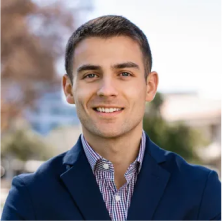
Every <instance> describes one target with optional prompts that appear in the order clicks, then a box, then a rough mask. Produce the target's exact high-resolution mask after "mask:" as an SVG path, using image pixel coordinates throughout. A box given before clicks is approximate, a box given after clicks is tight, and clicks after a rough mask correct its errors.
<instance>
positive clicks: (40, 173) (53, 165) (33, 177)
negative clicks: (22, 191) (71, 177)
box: [17, 151, 68, 186]
mask: <svg viewBox="0 0 222 221" xmlns="http://www.w3.org/2000/svg"><path fill="white" fill-rule="evenodd" d="M67 152H68V151H67ZM67 152H64V153H62V154H59V155H57V156H55V157H53V158H51V159H49V160H47V161H46V162H44V163H43V164H42V165H41V166H40V167H39V168H38V169H37V170H36V171H35V172H34V173H23V174H20V175H18V176H17V177H18V178H19V179H20V180H22V182H24V184H25V185H27V186H29V185H31V184H35V183H38V181H39V182H42V181H44V180H46V181H47V180H50V179H55V178H56V177H58V176H60V174H61V173H62V172H64V171H65V170H66V168H65V165H64V163H63V158H64V156H65V155H66V153H67Z"/></svg>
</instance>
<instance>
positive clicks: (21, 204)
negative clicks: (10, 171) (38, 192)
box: [1, 176, 35, 220]
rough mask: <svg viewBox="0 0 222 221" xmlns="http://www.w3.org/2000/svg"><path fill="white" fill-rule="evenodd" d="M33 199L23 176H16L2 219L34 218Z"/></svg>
mask: <svg viewBox="0 0 222 221" xmlns="http://www.w3.org/2000/svg"><path fill="white" fill-rule="evenodd" d="M34 219H35V217H34V210H33V206H32V201H31V198H30V195H29V193H28V189H27V187H26V186H25V184H24V182H23V180H22V178H20V177H19V176H16V177H14V178H13V180H12V187H11V189H10V191H9V195H8V197H7V199H6V202H5V205H4V208H3V211H2V217H1V220H34Z"/></svg>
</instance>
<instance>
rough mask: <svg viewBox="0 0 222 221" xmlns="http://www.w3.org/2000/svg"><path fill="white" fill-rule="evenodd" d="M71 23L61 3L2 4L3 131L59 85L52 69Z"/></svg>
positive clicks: (12, 0)
mask: <svg viewBox="0 0 222 221" xmlns="http://www.w3.org/2000/svg"><path fill="white" fill-rule="evenodd" d="M73 2H74V1H73ZM74 21H75V20H74V19H73V13H72V12H70V11H69V10H67V9H66V8H65V6H64V5H63V4H62V3H61V1H60V2H55V3H54V4H49V5H48V6H44V7H40V6H39V5H37V4H36V3H34V2H32V1H31V0H19V1H17V0H16V1H15V0H3V1H2V2H1V26H2V32H1V33H2V36H1V37H2V39H1V40H2V41H1V58H2V71H1V79H2V90H1V105H2V109H1V116H2V121H1V128H2V131H3V132H5V131H7V130H8V129H11V128H12V127H13V122H14V121H15V119H16V118H17V117H18V116H21V115H22V110H23V109H24V108H25V107H27V106H31V105H32V104H33V101H34V100H35V99H36V98H38V97H39V96H40V95H41V94H43V93H45V92H47V91H48V90H51V89H53V87H58V86H60V79H59V77H58V75H57V73H56V68H55V66H56V62H57V61H58V59H59V58H60V56H61V55H62V54H63V53H64V48H65V47H64V38H66V40H67V38H68V37H67V36H69V35H70V33H71V32H73V31H74V29H75V22H74Z"/></svg>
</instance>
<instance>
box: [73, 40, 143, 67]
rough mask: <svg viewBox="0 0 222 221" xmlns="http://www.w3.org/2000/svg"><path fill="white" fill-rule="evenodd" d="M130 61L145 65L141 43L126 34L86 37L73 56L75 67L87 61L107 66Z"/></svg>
mask: <svg viewBox="0 0 222 221" xmlns="http://www.w3.org/2000/svg"><path fill="white" fill-rule="evenodd" d="M130 61H131V62H134V63H137V64H138V65H139V66H143V55H142V52H141V49H140V46H139V44H138V43H137V42H136V41H135V40H133V39H131V38H130V37H126V36H118V37H110V38H100V37H90V38H87V39H84V40H82V41H81V42H80V43H79V44H78V45H77V47H76V49H75V51H74V56H73V65H74V69H75V68H78V66H80V65H83V64H86V63H87V64H88V63H90V64H96V65H104V66H105V65H111V64H116V63H121V62H130Z"/></svg>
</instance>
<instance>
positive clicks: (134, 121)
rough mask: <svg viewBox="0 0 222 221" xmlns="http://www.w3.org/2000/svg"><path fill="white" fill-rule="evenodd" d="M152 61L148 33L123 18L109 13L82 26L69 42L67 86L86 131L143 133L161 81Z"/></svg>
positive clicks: (116, 134)
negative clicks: (147, 105)
mask: <svg viewBox="0 0 222 221" xmlns="http://www.w3.org/2000/svg"><path fill="white" fill-rule="evenodd" d="M107 30H108V31H107ZM98 33H99V34H98ZM139 39H140V40H139ZM143 45H144V48H143ZM151 65H152V59H151V53H150V49H149V45H148V42H147V40H146V37H145V35H144V34H143V33H142V31H141V30H140V29H139V28H138V27H136V26H135V25H134V24H132V23H131V22H130V21H128V20H127V19H125V18H123V17H120V16H104V17H101V18H98V19H94V20H92V21H89V22H87V23H86V24H85V25H83V26H81V27H80V28H79V29H77V31H76V32H75V33H74V34H73V35H72V36H71V37H70V39H69V42H68V45H67V53H66V70H67V74H66V75H64V77H63V89H64V92H65V95H66V99H67V101H68V103H70V104H75V105H76V110H77V114H78V117H79V119H80V121H81V124H82V128H83V133H84V134H85V135H86V134H88V136H91V137H92V136H93V137H103V138H115V137H119V136H121V135H124V134H127V133H128V132H132V131H137V132H138V131H141V129H142V119H143V115H144V112H145V103H146V101H148V102H149V101H151V100H152V99H153V98H154V96H155V93H156V90H157V85H158V75H157V73H156V72H151ZM144 75H145V76H146V80H144ZM138 133H139V132H138Z"/></svg>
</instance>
